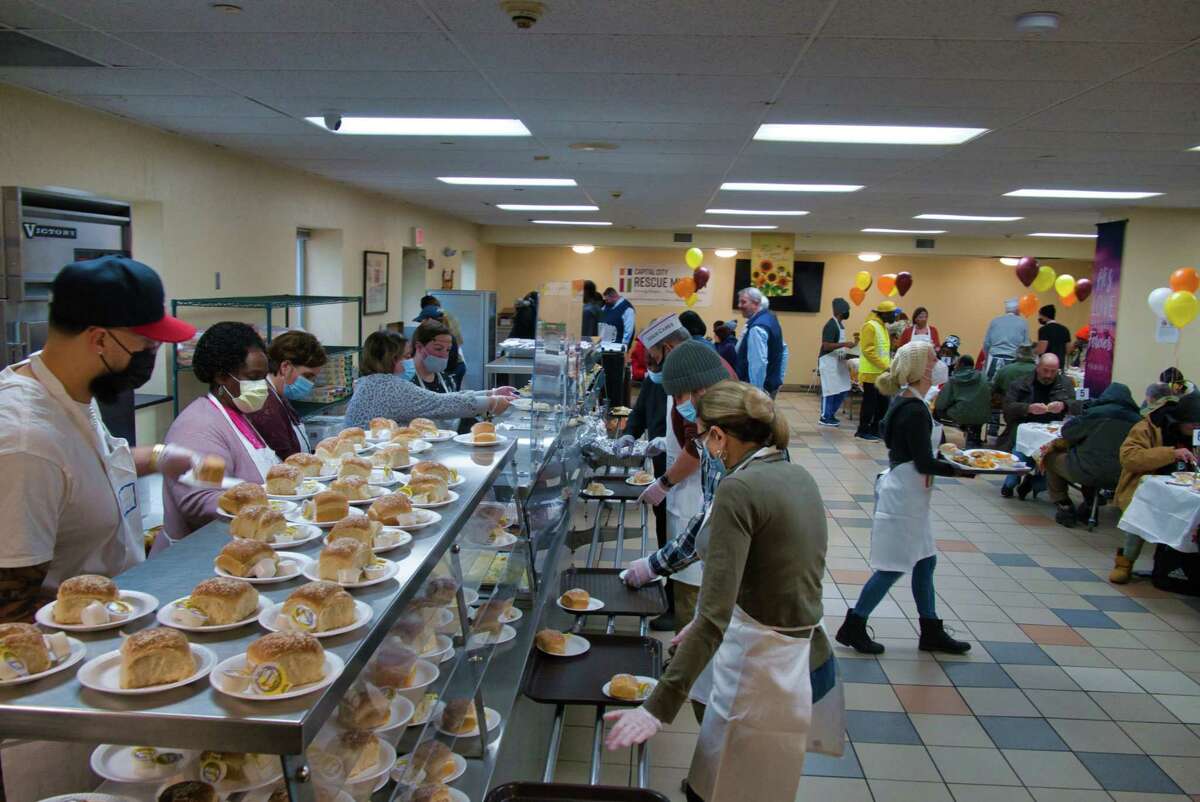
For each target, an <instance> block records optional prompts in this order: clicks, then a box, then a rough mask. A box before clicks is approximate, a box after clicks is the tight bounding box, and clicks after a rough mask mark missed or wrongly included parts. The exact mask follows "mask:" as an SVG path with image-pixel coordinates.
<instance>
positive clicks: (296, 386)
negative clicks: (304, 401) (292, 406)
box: [283, 376, 313, 401]
mask: <svg viewBox="0 0 1200 802" xmlns="http://www.w3.org/2000/svg"><path fill="white" fill-rule="evenodd" d="M312 389H313V383H312V380H311V379H309V378H308V377H306V376H297V377H296V380H295V381H294V382H292V383H291V384H289V385H287V386H286V387H284V388H283V395H284V397H285V398H287V399H288V400H289V401H299V400H300V399H301V398H305V397H307V396H308V394H309V393H311V392H312Z"/></svg>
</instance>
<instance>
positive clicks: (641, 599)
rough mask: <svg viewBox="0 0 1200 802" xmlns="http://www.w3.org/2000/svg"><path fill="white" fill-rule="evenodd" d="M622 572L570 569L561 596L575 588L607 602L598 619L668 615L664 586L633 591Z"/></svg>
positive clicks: (606, 569) (561, 589)
mask: <svg viewBox="0 0 1200 802" xmlns="http://www.w3.org/2000/svg"><path fill="white" fill-rule="evenodd" d="M621 571H622V569H620V568H568V569H567V570H566V571H564V572H563V575H562V585H561V586H560V587H559V591H558V595H559V596H561V595H562V594H564V593H566V592H567V591H568V590H571V589H572V588H583V589H584V590H586V591H587V592H588V593H589V594H591V595H592V596H595V597H596V598H597V599H600V600H601V601H603V602H604V609H603V610H601V611H600V612H599V613H596V615H636V616H659V615H662V614H663V613H665V612H666V611H667V591H666V590H665V589H664V588H663V583H662V582H651V583H650V584H649V585H646V586H645V587H641V588H631V587H629V586H628V585H626V584H625V583H624V582H622V581H621V576H620V575H621ZM627 673H628V672H627Z"/></svg>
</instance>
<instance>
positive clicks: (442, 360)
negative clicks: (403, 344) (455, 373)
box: [425, 354, 450, 373]
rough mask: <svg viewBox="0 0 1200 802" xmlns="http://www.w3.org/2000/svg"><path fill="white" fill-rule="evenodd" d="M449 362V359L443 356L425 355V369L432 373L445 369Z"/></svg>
mask: <svg viewBox="0 0 1200 802" xmlns="http://www.w3.org/2000/svg"><path fill="white" fill-rule="evenodd" d="M449 364H450V360H449V359H447V358H446V357H444V356H430V355H429V354H426V355H425V369H426V370H429V371H432V372H434V373H442V372H443V371H445V370H446V366H447V365H449Z"/></svg>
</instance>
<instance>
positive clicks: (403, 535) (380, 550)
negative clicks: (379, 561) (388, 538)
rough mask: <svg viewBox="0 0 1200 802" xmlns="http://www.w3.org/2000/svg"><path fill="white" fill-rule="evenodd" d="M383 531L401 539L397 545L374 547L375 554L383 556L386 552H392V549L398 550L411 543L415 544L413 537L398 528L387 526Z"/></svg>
mask: <svg viewBox="0 0 1200 802" xmlns="http://www.w3.org/2000/svg"><path fill="white" fill-rule="evenodd" d="M383 531H385V532H391V533H392V534H395V535H399V537H398V538H397V539H396V542H395V543H392V544H389V545H387V546H372V547H371V551H373V552H375V553H376V554H383V553H384V552H385V551H391V550H392V549H398V548H400V547H401V546H407V545H408V544H409V543H412V542H413V536H412V535H410V534H409V533H408V532H405V531H404V530H403V529H400V528H398V527H395V526H385V527H383Z"/></svg>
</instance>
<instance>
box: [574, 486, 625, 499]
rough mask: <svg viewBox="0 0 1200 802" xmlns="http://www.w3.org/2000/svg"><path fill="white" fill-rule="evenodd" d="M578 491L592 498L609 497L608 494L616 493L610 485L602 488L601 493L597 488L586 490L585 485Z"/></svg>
mask: <svg viewBox="0 0 1200 802" xmlns="http://www.w3.org/2000/svg"><path fill="white" fill-rule="evenodd" d="M579 492H580V493H582V494H583V495H585V496H592V497H593V498H609V497H610V496H614V495H616V491H615V490H613V489H612V488H611V487H606V488H604V492H603V493H601V492H600V491H598V490H588V489H587V485H584V486H583V489H582V490H580V491H579Z"/></svg>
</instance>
